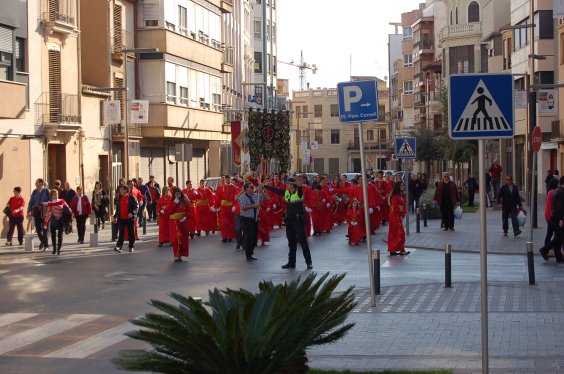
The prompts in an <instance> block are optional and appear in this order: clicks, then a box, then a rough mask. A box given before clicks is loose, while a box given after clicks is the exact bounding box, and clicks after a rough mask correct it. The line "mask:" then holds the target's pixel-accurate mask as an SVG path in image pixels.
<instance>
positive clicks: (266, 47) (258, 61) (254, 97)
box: [247, 0, 278, 109]
mask: <svg viewBox="0 0 564 374" xmlns="http://www.w3.org/2000/svg"><path fill="white" fill-rule="evenodd" d="M254 2H255V4H254V6H253V53H254V69H253V72H254V74H253V81H252V82H247V84H248V85H249V88H248V89H247V99H248V101H251V102H253V103H255V102H256V104H258V105H259V106H262V107H263V108H267V109H272V108H274V107H275V100H276V65H277V61H278V58H277V54H278V53H277V50H278V49H277V43H276V39H277V28H276V22H277V17H276V14H277V13H276V0H255V1H254Z"/></svg>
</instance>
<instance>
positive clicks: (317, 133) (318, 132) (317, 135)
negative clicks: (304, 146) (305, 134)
mask: <svg viewBox="0 0 564 374" xmlns="http://www.w3.org/2000/svg"><path fill="white" fill-rule="evenodd" d="M313 136H314V140H315V141H316V142H317V144H323V130H314V132H313Z"/></svg>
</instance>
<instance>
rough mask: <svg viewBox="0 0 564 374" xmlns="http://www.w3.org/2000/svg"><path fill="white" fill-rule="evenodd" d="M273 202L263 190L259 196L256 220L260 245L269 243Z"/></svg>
mask: <svg viewBox="0 0 564 374" xmlns="http://www.w3.org/2000/svg"><path fill="white" fill-rule="evenodd" d="M272 205H273V202H272V200H271V199H270V197H269V195H268V194H267V193H266V192H264V191H263V195H262V196H261V198H260V210H259V221H258V237H257V240H260V241H261V242H262V243H261V245H270V230H271V217H272Z"/></svg>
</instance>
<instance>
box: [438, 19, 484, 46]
mask: <svg viewBox="0 0 564 374" xmlns="http://www.w3.org/2000/svg"><path fill="white" fill-rule="evenodd" d="M465 37H478V38H480V40H481V38H482V23H481V22H472V23H462V24H458V25H449V26H445V27H443V29H442V30H441V32H440V34H439V41H440V42H439V43H440V45H439V46H440V47H442V48H444V47H446V46H445V45H443V44H444V43H445V41H446V39H449V38H465Z"/></svg>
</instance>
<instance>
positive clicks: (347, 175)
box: [341, 173, 360, 182]
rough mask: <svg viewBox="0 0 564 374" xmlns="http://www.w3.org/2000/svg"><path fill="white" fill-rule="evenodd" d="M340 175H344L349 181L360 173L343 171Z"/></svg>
mask: <svg viewBox="0 0 564 374" xmlns="http://www.w3.org/2000/svg"><path fill="white" fill-rule="evenodd" d="M341 175H345V176H346V177H347V182H350V181H352V180H353V179H356V177H358V176H359V175H360V173H343V174H341Z"/></svg>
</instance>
